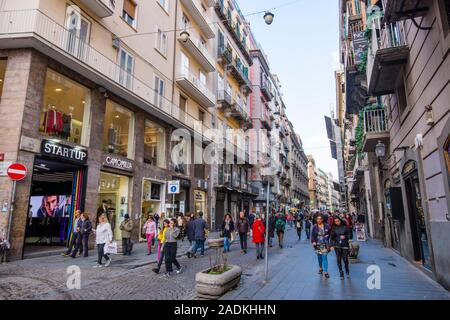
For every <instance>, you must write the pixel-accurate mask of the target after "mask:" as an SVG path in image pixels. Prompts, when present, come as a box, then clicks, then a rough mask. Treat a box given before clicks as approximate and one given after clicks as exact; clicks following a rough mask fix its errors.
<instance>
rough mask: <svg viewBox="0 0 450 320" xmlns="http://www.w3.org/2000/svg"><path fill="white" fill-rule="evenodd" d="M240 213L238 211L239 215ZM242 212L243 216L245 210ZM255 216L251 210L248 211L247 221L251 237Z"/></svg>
mask: <svg viewBox="0 0 450 320" xmlns="http://www.w3.org/2000/svg"><path fill="white" fill-rule="evenodd" d="M240 214H241V213H239V215H240ZM242 214H243V215H244V217H245V212H242ZM255 217H256V215H255V214H254V213H253V212H250V213H249V215H248V223H249V228H250V237H253V234H252V232H253V222H254V221H255Z"/></svg>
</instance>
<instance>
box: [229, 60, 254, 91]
mask: <svg viewBox="0 0 450 320" xmlns="http://www.w3.org/2000/svg"><path fill="white" fill-rule="evenodd" d="M228 70H230V72H231V74H232V76H233V77H234V78H235V79H236V81H237V82H238V83H239V85H240V86H241V87H243V89H244V90H245V91H247V92H252V84H251V82H250V80H249V79H248V74H247V73H248V69H247V71H244V65H243V64H242V62H240V61H238V60H236V59H234V61H233V62H231V63H230V64H228Z"/></svg>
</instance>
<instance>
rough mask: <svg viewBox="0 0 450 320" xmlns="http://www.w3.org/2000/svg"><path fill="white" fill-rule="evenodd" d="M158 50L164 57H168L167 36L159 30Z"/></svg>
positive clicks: (157, 38)
mask: <svg viewBox="0 0 450 320" xmlns="http://www.w3.org/2000/svg"><path fill="white" fill-rule="evenodd" d="M156 49H157V50H158V51H159V52H160V53H161V54H162V55H163V56H166V55H167V34H166V33H165V32H164V31H162V30H161V29H160V28H158V34H157V36H156Z"/></svg>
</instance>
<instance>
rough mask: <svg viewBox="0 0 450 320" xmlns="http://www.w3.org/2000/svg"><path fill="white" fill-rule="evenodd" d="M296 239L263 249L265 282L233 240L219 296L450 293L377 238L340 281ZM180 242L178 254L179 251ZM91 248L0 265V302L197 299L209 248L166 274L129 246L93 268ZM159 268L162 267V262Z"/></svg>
mask: <svg viewBox="0 0 450 320" xmlns="http://www.w3.org/2000/svg"><path fill="white" fill-rule="evenodd" d="M303 238H304V239H303V240H302V241H300V242H299V241H298V240H297V234H296V232H295V230H294V229H291V228H290V227H288V229H287V234H286V245H285V247H284V248H283V249H279V248H278V247H277V246H274V247H273V248H270V250H269V252H270V265H269V268H270V269H269V270H270V273H269V282H268V283H267V284H266V285H264V284H263V283H262V280H263V277H264V261H263V260H256V259H255V249H254V245H253V244H250V251H249V253H248V254H246V255H244V254H241V253H240V250H239V244H238V243H237V242H235V243H234V244H233V245H232V250H231V252H230V253H229V254H228V262H229V263H230V264H237V265H240V266H241V267H242V268H243V276H242V279H241V282H240V284H239V285H238V287H237V288H235V289H234V290H232V291H231V292H229V293H228V294H226V295H225V296H223V297H222V299H227V300H249V299H258V300H268V299H270V300H272V299H285V300H291V299H292V300H296V299H306V300H308V299H313V300H321V299H324V300H327V299H345V300H348V299H419V300H420V299H450V294H449V293H448V292H447V291H446V290H445V289H443V288H442V287H441V286H440V285H439V284H437V283H436V282H434V281H433V280H431V279H430V278H428V277H427V276H426V275H424V274H423V273H422V272H420V271H419V270H418V269H417V268H416V267H414V266H412V265H411V264H410V263H408V262H406V261H405V260H404V259H403V258H401V257H400V256H398V255H397V254H396V253H394V252H393V251H391V250H389V249H384V248H382V246H381V244H380V243H379V242H377V241H369V242H367V243H363V244H361V251H360V257H359V259H358V260H356V261H353V262H352V264H351V278H350V279H345V280H344V281H341V280H340V279H339V277H338V273H337V267H336V265H335V263H336V262H335V258H334V253H331V254H330V259H329V260H330V261H329V264H330V274H331V278H330V279H328V280H325V279H324V278H322V277H320V276H319V275H318V274H317V264H316V258H315V254H314V252H313V251H312V249H311V246H310V243H309V241H306V239H305V234H303ZM186 248H187V246H186V244H184V245H182V246H181V249H180V252H179V253H182V252H184V250H186ZM94 253H95V252H94V251H93V252H92V253H91V256H90V257H89V258H86V259H83V258H77V259H75V260H72V259H71V258H64V257H61V256H50V257H45V258H35V259H27V260H22V261H16V262H11V263H8V264H4V265H0V278H1V279H2V280H1V282H0V300H3V299H29V300H35V299H43V300H47V299H55V300H84V299H88V300H93V299H102V300H103V299H105V300H121V299H125V300H140V299H142V300H161V299H164V300H167V299H169V300H172V299H174V300H175V299H176V300H185V299H197V295H196V291H195V274H196V273H197V272H198V271H200V270H203V269H207V268H208V267H209V266H210V259H213V255H214V252H213V251H212V250H207V252H206V255H205V257H199V258H197V259H188V258H187V257H186V256H183V257H181V258H180V259H179V261H180V263H181V265H182V266H183V267H184V271H183V273H181V274H179V275H174V276H172V277H170V278H167V277H165V276H164V275H162V274H159V275H156V274H154V273H153V272H152V271H151V268H153V266H154V264H153V263H152V264H149V262H150V261H152V260H153V261H154V259H150V258H145V257H146V256H145V253H144V250H140V248H139V249H137V250H136V252H134V255H133V256H131V257H122V256H113V262H112V264H111V266H110V267H108V268H100V269H95V268H92V266H93V265H94V264H95V257H94ZM72 265H78V266H79V267H80V268H81V289H79V290H77V289H72V290H69V289H68V288H67V286H66V281H67V278H68V275H67V273H66V272H67V268H68V267H69V266H72ZM370 265H377V266H379V267H380V269H381V289H380V290H377V289H374V290H369V289H368V288H367V285H366V282H367V278H368V277H369V274H367V273H366V270H367V267H369V266H370ZM163 269H164V267H163Z"/></svg>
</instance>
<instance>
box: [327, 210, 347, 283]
mask: <svg viewBox="0 0 450 320" xmlns="http://www.w3.org/2000/svg"><path fill="white" fill-rule="evenodd" d="M350 238H351V235H350V229H349V228H348V226H347V224H346V223H345V220H343V219H342V218H340V217H338V216H336V217H335V218H334V228H333V229H332V230H331V234H330V241H331V244H332V246H333V249H334V252H335V253H336V260H337V265H338V268H339V274H340V277H341V280H344V271H343V270H342V261H344V267H345V274H346V275H347V277H350V269H349V261H348V256H349V250H350V244H349V239H350Z"/></svg>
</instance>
